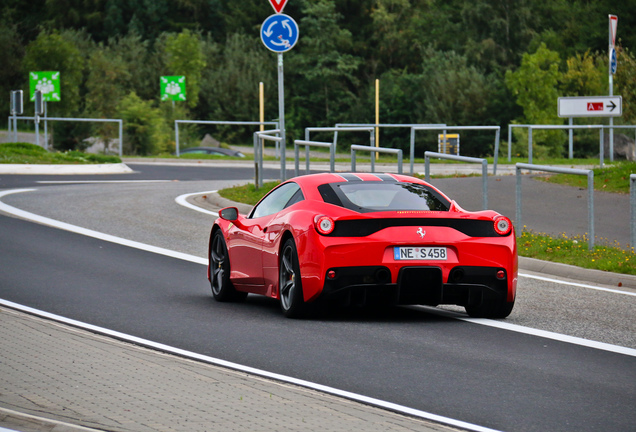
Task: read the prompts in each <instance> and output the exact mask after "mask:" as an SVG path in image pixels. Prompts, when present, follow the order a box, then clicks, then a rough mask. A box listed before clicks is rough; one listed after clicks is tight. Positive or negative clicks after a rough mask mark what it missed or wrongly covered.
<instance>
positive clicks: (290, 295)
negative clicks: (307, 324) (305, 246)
mask: <svg viewBox="0 0 636 432" xmlns="http://www.w3.org/2000/svg"><path fill="white" fill-rule="evenodd" d="M278 274H279V278H278V290H279V297H280V308H281V309H282V311H283V314H284V315H285V316H286V317H287V318H301V317H303V316H304V315H305V314H306V304H305V300H304V298H303V287H302V282H301V278H300V266H299V264H298V252H297V250H296V243H295V242H294V239H293V238H290V239H287V241H286V242H285V244H284V245H283V250H282V253H281V256H280V265H279V270H278Z"/></svg>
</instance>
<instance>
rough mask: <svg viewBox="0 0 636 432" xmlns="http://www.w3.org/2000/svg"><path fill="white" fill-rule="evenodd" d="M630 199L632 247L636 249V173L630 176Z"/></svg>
mask: <svg viewBox="0 0 636 432" xmlns="http://www.w3.org/2000/svg"><path fill="white" fill-rule="evenodd" d="M629 201H630V203H631V208H632V217H631V219H632V223H631V234H632V235H631V237H632V238H631V243H632V244H631V246H632V249H634V250H636V174H630V176H629Z"/></svg>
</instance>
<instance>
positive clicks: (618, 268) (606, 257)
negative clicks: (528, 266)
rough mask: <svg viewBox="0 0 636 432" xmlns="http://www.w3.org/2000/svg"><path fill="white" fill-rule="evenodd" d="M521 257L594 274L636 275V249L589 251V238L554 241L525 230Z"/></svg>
mask: <svg viewBox="0 0 636 432" xmlns="http://www.w3.org/2000/svg"><path fill="white" fill-rule="evenodd" d="M517 250H518V253H519V255H520V256H525V257H530V258H537V259H540V260H544V261H553V262H558V263H563V264H570V265H575V266H578V267H584V268H589V269H595V270H604V271H609V272H614V273H624V274H632V275H636V253H634V248H633V247H632V248H630V249H629V250H626V249H624V248H622V247H621V245H620V244H618V243H615V244H607V245H604V244H601V245H595V246H594V248H593V249H592V250H589V248H588V238H587V237H586V236H575V237H567V236H566V235H565V234H562V235H560V236H558V237H552V236H549V235H547V234H542V233H535V232H533V231H528V230H524V231H523V232H522V233H521V236H520V237H519V238H518V239H517Z"/></svg>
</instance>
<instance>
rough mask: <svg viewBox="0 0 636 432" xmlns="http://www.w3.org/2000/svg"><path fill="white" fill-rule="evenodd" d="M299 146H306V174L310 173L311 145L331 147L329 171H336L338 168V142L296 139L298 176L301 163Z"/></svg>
mask: <svg viewBox="0 0 636 432" xmlns="http://www.w3.org/2000/svg"><path fill="white" fill-rule="evenodd" d="M299 146H305V164H306V168H305V174H309V159H310V157H309V147H311V146H313V147H328V148H329V172H334V171H335V170H336V169H335V168H336V161H335V153H336V150H335V148H336V144H334V143H328V142H321V141H304V140H296V141H294V158H295V164H294V175H295V176H298V165H299V164H300V155H299V152H298V147H299Z"/></svg>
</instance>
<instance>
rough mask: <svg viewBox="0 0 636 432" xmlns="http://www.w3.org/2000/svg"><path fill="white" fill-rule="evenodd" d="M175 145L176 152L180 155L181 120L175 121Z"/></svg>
mask: <svg viewBox="0 0 636 432" xmlns="http://www.w3.org/2000/svg"><path fill="white" fill-rule="evenodd" d="M174 145H175V154H176V155H177V157H179V120H175V121H174Z"/></svg>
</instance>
